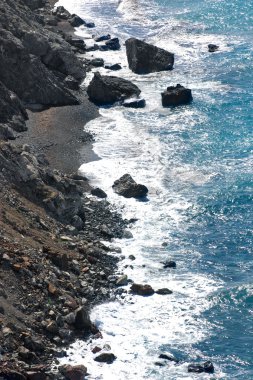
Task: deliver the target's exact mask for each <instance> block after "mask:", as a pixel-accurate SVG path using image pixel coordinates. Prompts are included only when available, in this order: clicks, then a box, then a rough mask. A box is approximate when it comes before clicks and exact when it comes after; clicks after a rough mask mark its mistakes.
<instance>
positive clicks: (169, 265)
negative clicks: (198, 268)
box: [163, 260, 177, 269]
mask: <svg viewBox="0 0 253 380" xmlns="http://www.w3.org/2000/svg"><path fill="white" fill-rule="evenodd" d="M163 267H164V269H166V268H176V267H177V264H176V262H175V261H171V260H168V261H165V262H164V263H163Z"/></svg>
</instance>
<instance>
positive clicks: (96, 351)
mask: <svg viewBox="0 0 253 380" xmlns="http://www.w3.org/2000/svg"><path fill="white" fill-rule="evenodd" d="M91 351H92V353H93V354H97V353H98V352H100V351H102V348H101V347H98V346H95V347H93V348H92V350H91Z"/></svg>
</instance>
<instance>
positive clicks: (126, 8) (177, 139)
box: [58, 0, 253, 380]
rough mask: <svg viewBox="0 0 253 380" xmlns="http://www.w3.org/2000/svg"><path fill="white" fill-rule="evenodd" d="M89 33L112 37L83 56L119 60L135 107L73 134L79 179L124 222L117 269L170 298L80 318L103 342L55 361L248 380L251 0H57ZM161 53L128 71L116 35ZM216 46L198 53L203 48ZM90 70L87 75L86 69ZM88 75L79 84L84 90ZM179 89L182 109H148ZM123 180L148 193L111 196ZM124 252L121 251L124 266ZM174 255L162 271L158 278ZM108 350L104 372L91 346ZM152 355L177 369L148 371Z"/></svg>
mask: <svg viewBox="0 0 253 380" xmlns="http://www.w3.org/2000/svg"><path fill="white" fill-rule="evenodd" d="M58 5H64V6H65V7H66V8H67V9H68V10H69V11H71V12H72V13H74V12H75V13H77V14H79V15H80V16H81V17H83V18H84V19H85V20H87V21H94V22H95V23H96V28H94V29H91V30H88V29H87V28H85V27H80V28H78V29H77V34H78V35H79V36H82V37H84V38H86V43H87V44H92V40H91V35H92V34H95V35H101V34H107V33H110V34H111V35H112V36H117V37H119V38H120V42H121V45H122V49H121V50H120V51H119V52H92V53H89V54H88V55H89V56H90V57H91V56H94V57H103V58H104V59H105V61H106V63H121V64H122V66H123V68H122V70H120V71H118V72H115V73H112V72H109V71H108V70H106V69H104V68H100V69H99V71H100V72H101V74H104V75H117V76H120V77H123V78H126V79H129V80H131V81H133V82H134V83H135V84H137V85H138V86H139V88H140V89H141V91H142V96H143V97H144V98H145V99H146V103H147V105H146V108H144V109H140V110H130V109H125V108H123V107H121V106H119V105H116V106H114V107H112V108H106V107H105V108H101V109H100V117H99V118H98V119H95V120H94V121H92V122H90V123H89V124H88V125H87V126H86V128H88V130H89V131H91V132H92V133H94V134H95V136H96V138H95V139H96V142H95V144H94V150H95V152H96V154H97V155H98V156H99V157H100V160H98V161H95V162H90V163H88V164H85V165H83V166H82V167H81V168H80V170H81V171H82V172H83V173H85V175H86V176H87V177H88V178H89V179H90V181H91V183H92V184H93V185H95V186H100V187H101V188H102V189H103V190H104V191H106V193H107V194H108V199H109V201H110V202H111V203H112V205H113V207H114V208H115V209H117V210H119V211H121V212H122V214H123V217H125V218H137V219H138V220H137V222H136V223H134V224H133V225H132V226H131V232H132V234H133V237H132V238H130V239H123V240H122V241H115V242H114V244H115V245H119V246H121V248H122V253H121V254H118V256H120V258H121V259H122V260H121V261H120V264H119V273H124V274H127V275H128V277H129V278H130V279H132V280H133V281H134V282H137V283H148V284H150V285H151V286H152V287H153V288H154V289H158V288H162V287H166V288H169V289H171V290H172V291H173V294H171V295H166V296H161V295H157V294H155V295H154V296H152V297H145V298H142V297H138V296H131V295H129V294H127V295H126V296H125V297H118V299H117V300H116V301H115V302H110V303H107V304H103V305H100V306H98V307H96V308H95V309H94V310H93V311H92V319H93V320H94V321H95V322H96V324H97V326H98V327H99V329H100V330H101V332H102V335H103V339H100V340H98V341H95V343H92V344H89V343H88V344H87V343H85V342H82V341H78V342H76V343H75V344H74V345H73V347H72V348H71V349H70V350H69V356H68V358H66V359H64V361H63V362H70V363H72V364H73V363H78V364H80V363H83V364H85V365H87V367H88V371H89V373H90V375H89V377H88V378H89V379H104V380H114V379H115V380H116V379H117V380H123V379H124V380H125V379H129V380H136V379H156V380H161V379H171V380H172V379H201V380H202V379H241V380H244V379H245V380H250V379H253V360H252V359H253V358H252V350H253V278H252V273H253V252H252V240H253V239H252V233H253V208H252V171H253V155H252V136H253V133H252V129H253V128H252V127H253V112H252V109H253V98H252V95H253V79H252V72H253V71H252V70H253V39H252V36H253V5H252V0H233V1H229V0H202V1H197V0H192V1H189V0H177V1H172V0H156V1H155V0H151V1H148V2H147V1H144V0H121V1H118V0H103V1H102V0H93V1H90V0H60V1H59V3H58ZM131 36H133V37H137V38H141V39H145V41H147V42H150V43H152V44H155V45H157V46H160V47H162V48H165V49H167V50H169V51H171V52H172V53H174V54H175V67H174V70H172V71H170V72H160V73H152V74H149V75H145V76H138V75H136V74H134V73H132V72H131V71H130V70H129V69H128V65H127V61H126V54H125V47H124V41H125V40H126V39H127V38H129V37H131ZM209 43H214V44H217V45H219V50H218V51H217V52H215V53H209V52H208V49H207V45H208V44H209ZM96 70H98V69H96ZM92 76H93V73H89V74H88V75H87V78H86V83H85V84H86V85H87V84H88V83H89V81H90V80H91V78H92ZM177 83H180V84H182V85H184V86H186V87H188V88H190V89H191V90H192V94H193V102H192V104H190V105H187V106H181V107H177V108H162V106H161V92H162V91H163V90H165V88H166V87H167V86H169V85H176V84H177ZM125 173H130V174H131V175H132V176H133V178H134V179H135V180H136V181H137V182H138V183H143V184H145V185H146V186H147V187H148V188H149V194H148V200H147V201H145V202H140V201H138V200H134V199H125V198H122V197H120V196H118V195H116V194H115V193H113V191H112V188H111V186H112V184H113V182H114V181H115V180H116V179H118V178H119V177H120V176H121V175H123V174H125ZM129 255H134V256H135V258H136V259H135V260H134V261H131V260H130V259H129ZM166 260H174V261H176V263H177V268H176V269H163V264H162V262H164V261H166ZM127 289H128V288H127ZM105 344H109V345H110V347H111V351H112V352H113V353H114V354H115V355H116V356H117V359H116V360H115V362H114V363H113V364H111V365H107V364H99V363H96V362H95V361H94V360H93V359H94V354H92V353H91V349H92V347H93V346H94V345H97V346H101V347H103V346H104V345H105ZM162 352H170V353H171V354H173V355H174V356H175V357H176V358H177V359H179V360H180V362H179V363H178V364H175V363H173V362H168V363H167V364H166V366H165V367H158V366H156V365H155V364H154V363H155V362H156V361H158V356H159V354H160V353H162ZM206 360H211V361H212V362H213V364H214V366H215V373H214V374H213V375H208V374H197V375H195V374H191V373H188V372H187V365H188V364H189V363H199V362H204V361H206Z"/></svg>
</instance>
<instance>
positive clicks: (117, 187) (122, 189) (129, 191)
mask: <svg viewBox="0 0 253 380" xmlns="http://www.w3.org/2000/svg"><path fill="white" fill-rule="evenodd" d="M112 188H113V190H114V191H115V193H117V194H119V195H122V196H123V197H125V198H143V197H145V196H146V195H147V193H148V188H147V187H146V186H145V185H141V184H138V183H136V182H135V181H134V179H133V178H132V177H131V176H130V174H124V175H123V176H122V177H120V178H119V179H118V180H116V181H115V182H114V184H113V186H112Z"/></svg>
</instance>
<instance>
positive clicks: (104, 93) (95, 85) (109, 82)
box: [87, 72, 141, 105]
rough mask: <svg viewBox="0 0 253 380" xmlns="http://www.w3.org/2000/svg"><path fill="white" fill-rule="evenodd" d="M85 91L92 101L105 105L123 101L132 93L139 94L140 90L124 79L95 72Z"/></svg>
mask: <svg viewBox="0 0 253 380" xmlns="http://www.w3.org/2000/svg"><path fill="white" fill-rule="evenodd" d="M87 93H88V95H89V98H90V100H91V101H92V102H94V103H95V104H98V105H105V104H113V103H115V102H117V101H123V100H125V99H127V98H131V97H132V96H134V95H135V96H139V94H140V93H141V90H140V89H139V88H138V87H137V86H136V85H135V84H133V83H132V82H130V81H128V80H126V79H122V78H118V77H114V76H102V75H101V74H100V73H98V72H97V73H95V74H94V77H93V79H92V81H91V82H90V84H89V86H88V88H87Z"/></svg>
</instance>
